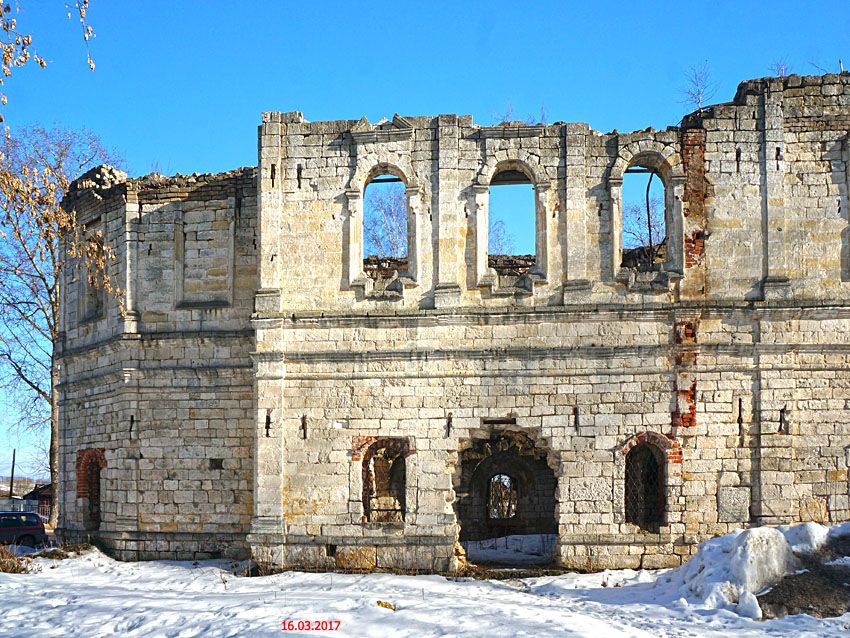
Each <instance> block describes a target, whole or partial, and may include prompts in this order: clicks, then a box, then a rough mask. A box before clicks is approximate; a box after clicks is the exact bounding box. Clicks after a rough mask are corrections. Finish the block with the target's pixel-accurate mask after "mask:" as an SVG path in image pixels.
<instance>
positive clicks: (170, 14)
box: [0, 0, 850, 474]
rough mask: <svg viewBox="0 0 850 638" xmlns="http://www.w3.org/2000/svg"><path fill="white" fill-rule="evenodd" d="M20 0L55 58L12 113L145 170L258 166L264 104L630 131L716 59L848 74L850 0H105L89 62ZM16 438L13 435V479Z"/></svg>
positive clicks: (667, 121)
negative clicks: (68, 132) (92, 138)
mask: <svg viewBox="0 0 850 638" xmlns="http://www.w3.org/2000/svg"><path fill="white" fill-rule="evenodd" d="M20 5H21V7H20V13H19V15H18V23H19V26H20V27H21V29H22V30H23V31H29V32H31V33H32V34H33V36H34V42H35V45H36V48H37V49H38V51H39V52H40V53H41V54H42V55H43V56H44V57H45V58H46V59H47V60H48V67H47V68H46V69H43V70H42V69H39V68H37V67H35V66H31V67H28V68H25V69H22V70H16V72H15V74H14V76H13V77H12V78H10V79H9V80H8V81H7V83H6V85H5V92H6V93H7V94H8V96H9V104H8V106H7V107H5V109H4V111H3V112H4V116H5V118H6V120H7V123H8V124H9V125H10V126H12V127H13V128H15V127H18V126H22V125H25V124H53V123H58V124H63V125H66V126H71V127H79V126H86V127H88V128H90V129H92V130H93V131H94V132H96V133H97V134H99V135H100V136H101V137H102V138H103V140H104V141H105V142H106V143H107V145H109V146H110V147H114V148H115V149H116V150H117V151H118V152H119V153H120V154H121V155H122V156H123V157H124V158H125V168H126V169H127V170H128V171H129V172H130V173H131V174H132V175H140V174H144V173H148V172H150V171H152V170H159V171H162V172H166V173H174V172H183V173H191V172H196V171H197V172H208V171H223V170H227V169H230V168H234V167H237V166H243V165H250V164H254V163H256V127H257V124H258V123H259V121H260V114H261V112H262V111H272V110H279V111H288V110H300V111H302V112H303V113H304V115H305V117H306V118H307V119H309V120H322V119H340V118H351V119H358V118H360V117H361V116H363V115H365V116H366V117H368V118H369V120H370V121H373V122H374V121H376V120H378V119H380V118H381V117H392V115H393V113H395V112H398V113H400V114H402V115H436V114H439V113H459V114H466V113H468V114H471V115H473V117H474V120H475V121H476V122H478V123H481V124H492V123H493V122H494V117H495V116H496V115H497V114H500V113H504V112H505V111H506V110H507V109H508V107H509V106H510V108H512V110H513V112H514V114H515V116H516V117H518V118H522V119H524V118H525V117H527V116H529V115H535V116H536V115H537V114H539V112H540V109H541V107H544V108H545V110H546V119H547V120H548V121H549V122H555V121H569V122H587V123H588V124H590V125H591V126H592V127H593V128H595V129H597V130H600V131H606V132H607V131H610V130H612V129H615V128H616V129H619V130H620V131H629V130H635V129H641V128H646V127H647V126H654V127H655V128H665V127H667V126H668V125H675V124H677V123H678V122H679V120H680V119H681V117H682V115H683V114H684V113H685V112H686V111H687V110H688V109H687V108H686V107H685V106H684V105H683V104H682V103H681V100H682V97H681V88H682V87H683V85H684V80H683V76H684V74H685V72H686V70H687V69H688V67H689V66H692V65H698V64H701V63H703V62H706V61H707V62H708V63H709V65H710V67H711V70H712V75H713V78H714V81H715V82H716V87H717V92H716V95H715V98H714V100H713V101H716V102H724V101H729V100H731V99H732V97H733V95H734V93H735V89H736V87H737V85H738V83H739V82H740V81H742V80H744V79H748V78H754V77H762V76H765V75H769V70H768V69H769V67H770V65H771V64H772V63H773V62H776V61H777V60H784V61H785V62H786V63H787V64H789V65H790V66H791V70H792V72H797V73H801V74H816V73H818V71H817V70H816V69H815V67H814V66H812V64H811V63H814V64H817V65H819V66H821V67H824V68H827V69H829V70H830V71H834V70H837V68H838V60H839V59H840V58H842V59H844V60H845V65H846V66H847V67H848V68H850V12H848V11H847V7H848V5H847V2H846V0H845V1H843V2H842V1H833V2H817V1H814V2H798V1H797V2H790V1H785V0H781V1H773V2H742V1H738V2H725V1H714V2H692V1H687V0H679V1H677V2H651V1H645V2H630V3H619V2H581V3H579V2H523V3H518V2H515V1H514V2H501V1H490V2H467V3H464V2H434V1H432V2H416V3H406V2H400V1H399V2H394V3H390V4H386V3H384V4H381V3H368V4H367V3H354V2H352V3H341V2H321V1H317V2H312V3H305V2H254V1H249V0H242V1H238V2H234V1H233V0H230V1H229V2H219V1H215V0H207V1H204V2H189V1H180V0H170V1H164V0H146V1H145V2H116V1H113V2H106V1H104V0H92V3H91V5H92V6H91V9H90V19H91V24H92V26H93V27H94V29H95V32H96V36H97V37H96V38H95V39H94V40H93V41H92V43H91V51H92V56H93V58H94V60H95V62H96V65H97V67H96V70H95V71H94V72H90V71H89V70H88V66H87V64H86V52H85V47H84V44H83V41H82V37H81V33H80V29H79V26H78V25H77V23H75V22H73V21H69V20H68V19H67V17H66V12H65V2H64V0H21V2H20ZM0 407H2V398H0ZM7 420H8V416H7ZM2 429H3V428H0V430H2ZM19 444H23V445H24V447H26V446H27V443H26V441H23V442H21V441H17V440H13V439H10V438H9V435H7V434H6V433H5V432H3V431H0V474H3V473H5V471H6V470H7V469H8V462H7V461H6V457H7V456H10V453H9V448H10V447H11V446H12V445H19Z"/></svg>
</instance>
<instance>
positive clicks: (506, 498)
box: [487, 474, 517, 520]
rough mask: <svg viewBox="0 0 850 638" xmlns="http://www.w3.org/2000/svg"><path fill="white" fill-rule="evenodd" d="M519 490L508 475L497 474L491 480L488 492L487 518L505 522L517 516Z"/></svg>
mask: <svg viewBox="0 0 850 638" xmlns="http://www.w3.org/2000/svg"><path fill="white" fill-rule="evenodd" d="M516 505H517V488H516V483H515V481H514V479H513V478H511V477H510V476H508V475H507V474H495V475H494V476H492V477H491V478H490V484H489V489H488V492H487V516H488V517H489V518H491V519H496V520H504V519H508V518H513V517H514V516H516Z"/></svg>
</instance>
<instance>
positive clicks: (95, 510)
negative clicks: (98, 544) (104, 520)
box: [86, 461, 100, 529]
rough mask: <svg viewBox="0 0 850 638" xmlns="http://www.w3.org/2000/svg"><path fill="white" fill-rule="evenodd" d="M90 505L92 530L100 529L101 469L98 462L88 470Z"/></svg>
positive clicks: (93, 462) (87, 481)
mask: <svg viewBox="0 0 850 638" xmlns="http://www.w3.org/2000/svg"><path fill="white" fill-rule="evenodd" d="M86 483H87V484H88V493H89V505H88V523H89V528H90V529H100V467H98V464H97V462H96V461H92V462H91V463H89V466H88V468H87V469H86Z"/></svg>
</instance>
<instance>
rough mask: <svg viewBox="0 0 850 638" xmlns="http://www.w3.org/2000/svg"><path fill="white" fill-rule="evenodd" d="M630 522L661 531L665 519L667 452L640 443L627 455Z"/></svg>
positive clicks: (640, 526)
mask: <svg viewBox="0 0 850 638" xmlns="http://www.w3.org/2000/svg"><path fill="white" fill-rule="evenodd" d="M625 488H626V522H628V523H632V524H634V525H637V526H638V527H639V528H641V529H642V530H645V531H648V532H658V531H659V529H660V527H661V525H662V524H663V522H664V510H665V500H666V499H665V495H664V492H665V486H664V453H663V452H662V451H661V450H660V449H659V448H658V447H656V446H654V445H651V444H649V443H640V444H638V445H636V446H635V447H633V448H632V449H631V450H629V453H628V455H627V456H626V486H625Z"/></svg>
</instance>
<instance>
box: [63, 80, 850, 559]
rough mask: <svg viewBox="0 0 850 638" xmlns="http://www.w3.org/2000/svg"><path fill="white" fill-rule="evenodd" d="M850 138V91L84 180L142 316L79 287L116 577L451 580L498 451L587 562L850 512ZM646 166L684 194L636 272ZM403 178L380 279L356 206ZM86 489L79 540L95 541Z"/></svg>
mask: <svg viewBox="0 0 850 638" xmlns="http://www.w3.org/2000/svg"><path fill="white" fill-rule="evenodd" d="M848 130H850V75H847V74H842V75H840V76H839V75H834V76H833V75H826V76H821V77H798V76H790V77H788V78H783V79H777V78H768V79H762V80H752V81H748V82H744V83H742V84H741V85H740V87H739V89H738V92H737V94H736V96H735V98H734V100H733V101H732V102H730V103H727V104H721V105H716V106H712V107H708V108H706V109H704V110H703V111H702V112H698V113H694V114H691V115H689V116H687V117H686V118H684V119H683V121H682V122H681V123H680V125H679V126H677V127H671V128H669V129H667V130H666V131H654V130H651V129H648V130H645V131H638V132H633V133H619V132H617V131H614V132H612V133H608V134H602V133H599V132H596V131H593V130H591V129H590V128H589V127H588V126H587V125H584V124H565V123H555V124H551V125H545V126H544V125H539V126H529V125H526V124H522V123H507V124H505V125H500V126H495V127H482V126H478V125H476V124H474V122H473V121H472V119H471V118H470V117H469V116H456V115H439V116H436V117H400V116H395V117H394V118H393V119H392V120H389V121H382V122H381V123H379V124H376V125H371V124H370V123H369V122H367V121H366V120H365V119H363V120H360V121H336V122H313V123H311V122H307V121H306V120H305V119H304V118H303V116H302V115H301V114H300V113H265V114H264V115H263V121H262V124H261V126H260V128H259V140H260V147H259V166H258V168H257V170H256V171H253V170H250V169H242V170H241V171H238V172H232V173H227V174H223V175H220V176H201V177H197V178H195V177H193V178H180V177H178V178H167V179H166V178H146V179H143V180H126V179H124V178H116V179H115V180H114V181H115V183H114V184H113V185H111V186H109V187H108V188H106V187H104V186H103V185H100V186H98V185H97V184H96V182H97V180H95V179H93V178H92V179H89V180H86V179H83V180H82V181H81V182H79V184H78V187H77V188H78V192H75V193H74V194H73V197H72V198H70V199H69V202H73V203H75V204H76V205H77V206H78V210H84V211H88V210H89V209H91V211H92V212H91V215H95V214H98V215H101V217H103V219H104V220H105V223H106V224H107V226H108V227H109V229H110V231H109V233H110V237H112V238H114V239H116V240H119V239H120V238H122V237H123V238H124V252H123V253H122V254H123V255H124V258H123V259H124V261H121V263H120V264H119V265H118V266H116V268H118V270H117V271H116V272H117V273H118V274H119V275H120V274H122V273H123V274H126V273H130V274H129V275H128V276H127V279H126V280H127V281H128V282H129V284H130V285H129V286H127V293H126V294H127V295H128V296H129V299H130V301H131V302H132V303H128V304H127V306H128V307H129V308H130V309H131V311H132V312H130V313H129V314H128V316H126V317H121V316H120V315H119V314H118V313H117V311H116V309H115V308H113V307H112V306H113V305H114V304H112V305H109V304H107V309H106V312H105V314H104V316H103V318H101V319H99V320H96V321H88V322H86V321H83V322H82V323H81V322H80V321H79V319H78V318H77V317H76V315H74V314H73V313H74V311H73V308H75V307H80V303H79V302H76V301H74V299H73V295H74V294H76V293H75V290H76V289H75V286H74V285H73V284H69V285H68V287H67V288H66V290H67V298H66V300H65V306H64V307H65V308H66V314H65V318H64V322H65V335H66V337H65V345H64V347H65V350H64V353H63V358H62V364H63V386H62V400H63V403H62V405H63V408H62V410H63V411H62V414H63V419H64V421H63V424H64V425H63V428H64V434H63V443H62V444H63V448H62V455H63V463H64V473H65V476H66V477H71V476H73V472H74V471H75V470H74V468H73V467H72V466H73V464H74V463H75V462H76V461H75V460H76V458H77V454H78V452H79V450H80V449H90V448H91V449H94V448H104V450H105V452H104V455H105V456H104V458H105V460H106V466H105V467H104V468H103V469H102V470H101V472H102V476H103V477H104V483H103V489H102V497H101V498H102V501H103V504H104V507H103V517H102V523H101V527H100V530H99V531H98V534H100V536H101V537H106V538H109V539H111V542H113V543H114V545H115V546H116V547H118V548H119V549H122V550H123V551H124V554H123V555H126V556H133V555H135V554H132V552H133V551H137V552H138V555H143V556H155V555H163V556H164V555H173V554H178V555H185V554H191V553H192V552H201V553H211V552H215V551H231V552H232V553H239V552H241V551H244V550H245V549H246V547H248V546H250V547H251V548H253V550H254V551H257V552H261V553H263V554H264V555H265V554H267V553H268V552H271V555H272V556H273V558H274V560H275V561H276V562H278V563H280V564H282V565H287V566H302V567H310V568H323V569H331V568H346V569H348V568H361V569H375V568H378V569H418V570H436V571H444V570H450V569H453V568H455V567H457V563H456V561H455V559H454V550H455V543H456V540H457V539H458V538H459V536H460V535H461V534H462V533H463V532H462V529H461V526H462V525H463V522H462V521H461V520H460V519H459V517H458V511H457V508H456V506H457V500H458V493H459V491H461V490H466V487H465V485H464V484H463V480H462V476H461V475H462V472H461V471H460V465H461V464H462V462H463V461H462V459H463V458H466V457H464V454H465V453H466V451H467V450H469V449H471V448H472V447H475V448H476V449H486V445H488V443H487V442H488V441H496V440H499V439H500V437H505V436H512V437H518V439H517V440H520V439H521V440H523V441H526V442H527V445H528V446H530V448H529V450H527V452H528V454H529V455H531V456H532V457H533V458H535V459H543V460H545V463H546V465H547V466H548V468H550V469H551V471H552V474H553V475H554V477H555V481H556V486H555V505H554V509H555V522H556V524H557V532H558V540H557V547H556V556H555V559H556V561H557V562H558V563H559V564H560V565H563V566H566V567H571V568H579V569H599V568H605V567H635V568H637V567H647V568H649V567H660V566H666V565H672V564H677V563H678V562H680V561H681V560H682V559H683V558H686V557H687V556H689V555H690V554H691V553H692V552H693V551H695V548H696V544H697V543H698V542H699V541H700V540H701V539H703V538H706V537H709V536H711V535H714V534H719V533H725V532H728V531H730V530H732V529H734V528H737V527H741V526H747V525H757V524H763V523H784V522H791V521H800V520H816V521H821V522H828V521H838V520H844V519H847V518H848V517H850V496H848V494H850V483H848V465H850V420H848V418H847V416H848V409H850V403H848V401H850V394H848V393H850V372H848V370H850V367H848V365H847V364H848V363H849V362H848V357H850V344H848V343H847V341H848V340H847V339H846V338H845V336H844V335H845V334H850V330H848V328H850V290H848V289H847V288H846V286H847V282H848V281H850V257H848V255H850V249H848V246H850V240H848V237H850V222H848V212H847V211H848V210H850V201H848V190H849V189H848V184H850V150H848V148H850V145H848V140H847V135H848V133H847V131H848ZM633 167H642V168H648V169H652V170H654V171H656V172H657V173H658V174H659V176H660V177H661V179H662V181H663V182H664V185H665V198H664V207H665V218H666V229H667V243H666V246H665V248H666V252H665V256H664V261H663V263H661V264H659V265H658V267H657V268H655V269H653V270H651V271H648V272H643V271H639V270H638V269H636V268H623V267H622V266H621V252H622V245H621V225H622V212H621V211H622V201H621V193H622V183H623V175H624V173H625V172H626V171H627V170H628V169H630V168H633ZM504 171H510V172H511V174H513V175H517V174H521V175H524V176H525V178H527V179H528V180H529V181H530V182H531V183H532V184H533V185H534V189H535V229H534V230H535V237H536V252H535V255H534V263H533V265H531V266H530V267H529V268H528V269H527V271H526V270H524V271H523V272H522V273H515V274H514V275H512V276H511V277H507V276H505V275H504V274H503V273H499V272H496V271H494V270H493V269H491V268H490V267H489V259H488V258H489V256H488V254H487V250H486V246H487V228H488V220H487V209H488V204H489V197H488V190H489V184H490V182H491V180H492V179H493V178H494V176H497V175H498V174H499V173H501V172H504ZM385 174H389V175H392V176H395V177H397V178H399V179H400V180H401V181H402V182H403V184H404V185H405V189H406V194H407V201H408V241H409V247H408V255H407V259H406V262H401V261H399V262H398V263H399V265H398V266H397V267H394V268H386V269H380V268H375V267H373V266H372V265H366V266H365V267H364V262H363V257H364V255H363V247H362V246H363V228H362V224H363V221H362V220H363V205H364V204H363V196H364V191H365V187H366V185H367V184H368V183H369V181H370V180H371V179H372V178H374V177H376V176H378V175H385ZM187 180H188V181H187ZM192 180H195V181H192ZM187 184H188V185H187ZM202 193H204V194H203V195H202ZM96 196H98V197H100V199H97V197H96ZM255 197H256V204H255V199H254V198H255ZM230 211H233V212H232V214H231V213H230ZM237 211H239V212H237ZM87 214H88V213H87ZM230 245H233V246H234V247H235V248H234V249H233V254H234V259H233V261H230V259H229V258H228V257H225V258H222V254H224V255H227V254H228V253H227V251H228V250H229V248H228V247H229V246H230ZM207 251H209V252H207ZM190 262H191V263H190ZM121 268H124V270H121ZM204 271H206V272H208V273H210V277H209V278H208V279H207V278H206V277H204V274H203V273H204ZM228 282H232V283H228ZM131 417H133V418H134V419H136V421H134V422H133V423H134V425H133V427H134V428H136V429H135V430H133V431H135V432H137V433H138V434H137V436H138V442H136V441H135V440H134V439H133V437H132V436H131V435H130V434H129V432H130V426H129V425H128V421H129V420H130V418H131ZM379 443H380V444H382V445H388V446H389V447H390V448H391V449H393V450H396V451H403V454H402V456H403V457H404V463H403V465H399V466H398V467H403V468H404V476H403V478H404V487H403V490H404V492H403V496H404V498H403V499H400V502H402V501H403V503H404V511H403V514H400V515H399V516H400V520H398V517H395V516H394V517H391V518H392V520H387V521H383V522H381V521H379V520H378V519H370V512H369V509H368V507H367V502H368V500H369V494H370V490H371V489H372V487H371V486H370V485H369V483H368V481H369V480H370V478H369V477H370V474H369V471H370V470H369V463H370V456H369V455H370V453H371V452H370V450H372V449H373V446H375V445H377V444H379ZM643 443H645V444H648V445H651V446H654V448H655V449H656V450H657V451H658V458H660V459H662V460H663V461H662V465H663V484H662V486H661V488H660V489H661V492H662V496H663V499H662V501H663V504H664V512H663V521H662V523H661V525H660V527H659V528H658V529H652V530H648V529H646V528H642V527H639V526H638V525H636V524H634V523H633V522H630V521H629V520H627V513H626V507H625V500H626V499H625V490H626V487H625V472H626V458H627V454H629V453H630V451H631V450H632V449H634V448H635V446H637V445H638V444H643ZM137 457H138V458H137ZM217 459H221V464H219V463H218V460H217ZM219 465H221V469H219ZM492 467H496V466H495V465H493V466H492ZM506 471H508V470H506ZM134 472H135V473H134ZM217 472H223V473H222V474H216V473H217ZM227 472H229V474H228V473H227ZM516 472H520V469H519V468H517V469H516ZM539 474H540V476H543V475H544V474H545V475H546V476H548V474H547V473H545V472H540V473H539ZM217 479H219V480H218V481H217ZM541 480H542V479H541ZM547 480H548V479H547ZM228 481H229V482H228ZM364 481H365V484H364ZM70 483H71V480H70V479H67V481H66V485H65V486H64V488H63V490H62V494H63V495H64V496H63V498H64V499H65V506H66V514H64V517H65V520H64V523H63V525H64V527H65V528H66V530H68V531H69V532H71V531H73V532H74V533H82V530H83V525H82V521H83V518H82V513H83V510H84V507H85V506H86V503H84V502H76V501H74V493H75V492H74V486H73V485H71V484H70ZM521 523H522V522H521V521H520V522H518V523H517V524H518V525H521ZM526 527H527V526H526ZM523 529H525V527H523ZM121 542H124V543H125V544H124V545H123V546H121V545H120V544H119V543H121ZM161 543H165V545H163V544H161ZM216 548H219V549H216ZM222 548H223V549H222Z"/></svg>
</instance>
